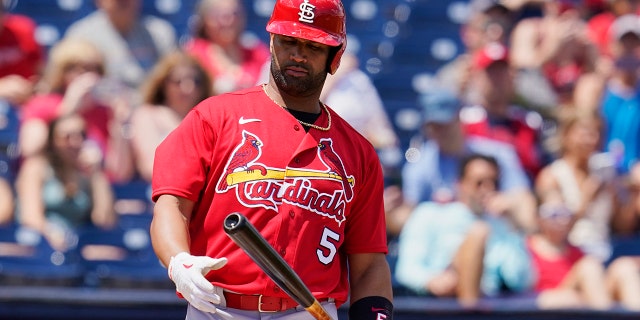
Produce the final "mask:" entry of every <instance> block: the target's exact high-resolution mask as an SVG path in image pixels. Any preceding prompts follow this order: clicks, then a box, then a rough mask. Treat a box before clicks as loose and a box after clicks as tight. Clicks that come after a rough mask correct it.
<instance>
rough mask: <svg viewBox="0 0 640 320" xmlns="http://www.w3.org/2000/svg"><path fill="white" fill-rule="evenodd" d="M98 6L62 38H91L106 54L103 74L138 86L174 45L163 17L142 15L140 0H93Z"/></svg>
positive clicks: (170, 26) (172, 37) (173, 32)
mask: <svg viewBox="0 0 640 320" xmlns="http://www.w3.org/2000/svg"><path fill="white" fill-rule="evenodd" d="M95 4H96V7H97V10H95V11H94V12H93V13H91V14H89V15H88V16H86V17H84V18H82V19H80V20H78V21H76V22H74V23H73V24H71V26H69V28H68V29H67V31H66V33H65V35H64V37H65V38H81V39H85V40H88V41H90V42H91V43H93V44H94V45H95V46H96V47H98V48H99V49H100V51H101V52H102V53H103V55H104V56H105V57H106V59H107V61H106V63H107V68H106V74H107V75H108V76H109V77H112V78H114V79H117V80H119V81H121V82H123V83H124V84H126V85H128V86H129V87H131V88H137V87H138V86H139V85H140V84H141V83H142V81H143V80H144V78H145V76H146V73H147V72H148V71H149V70H150V69H151V68H152V67H153V66H154V65H155V64H156V63H157V62H158V60H160V58H161V57H162V56H164V55H165V54H167V53H169V52H171V51H173V50H175V49H176V46H177V44H176V34H175V33H176V32H175V29H174V28H173V26H172V25H171V24H170V23H169V22H168V21H165V20H162V19H160V18H158V17H154V16H150V15H141V11H140V10H141V5H142V1H141V0H95Z"/></svg>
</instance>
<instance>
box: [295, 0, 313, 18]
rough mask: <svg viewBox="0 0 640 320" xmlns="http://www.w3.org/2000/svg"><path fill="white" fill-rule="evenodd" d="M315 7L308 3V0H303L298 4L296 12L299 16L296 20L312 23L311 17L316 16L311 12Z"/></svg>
mask: <svg viewBox="0 0 640 320" xmlns="http://www.w3.org/2000/svg"><path fill="white" fill-rule="evenodd" d="M315 8H316V6H314V5H312V4H311V3H309V0H304V2H303V3H301V4H300V12H298V16H299V17H300V18H299V19H298V20H299V21H300V22H306V23H313V19H315V17H316V15H315V13H314V12H313V10H315Z"/></svg>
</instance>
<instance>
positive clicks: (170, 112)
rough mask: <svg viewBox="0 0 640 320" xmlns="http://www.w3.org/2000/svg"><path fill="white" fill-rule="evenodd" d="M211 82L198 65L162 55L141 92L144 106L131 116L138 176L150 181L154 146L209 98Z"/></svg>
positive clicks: (182, 57)
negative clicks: (195, 107)
mask: <svg viewBox="0 0 640 320" xmlns="http://www.w3.org/2000/svg"><path fill="white" fill-rule="evenodd" d="M212 88H213V86H212V85H211V79H210V78H209V76H208V74H207V73H206V71H205V70H204V69H203V68H202V66H201V65H200V63H199V62H198V61H196V60H195V59H194V58H193V57H191V56H190V55H187V54H186V53H184V52H182V51H177V52H174V53H171V54H169V55H167V56H165V57H164V58H163V59H162V60H160V62H159V63H158V65H156V67H155V68H154V69H152V71H151V72H150V74H149V77H148V79H147V81H146V82H145V83H144V86H143V89H142V100H143V104H142V105H141V106H139V107H138V108H136V110H135V111H134V112H133V114H132V116H131V139H132V140H131V144H132V148H133V154H134V159H135V162H136V168H137V170H138V173H139V174H140V176H141V177H142V178H143V179H144V180H146V181H148V182H151V173H152V169H153V157H154V153H155V150H156V147H157V146H158V144H160V142H161V141H162V140H164V138H165V137H166V136H167V135H168V134H169V132H171V131H173V129H175V128H176V127H177V126H178V124H179V123H180V121H182V119H183V118H184V116H186V115H187V113H188V112H189V111H191V109H192V108H193V107H194V106H195V105H196V104H197V103H198V102H200V101H202V100H204V99H205V98H207V97H209V96H212V95H213V91H212Z"/></svg>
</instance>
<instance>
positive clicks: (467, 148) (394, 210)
mask: <svg viewBox="0 0 640 320" xmlns="http://www.w3.org/2000/svg"><path fill="white" fill-rule="evenodd" d="M418 104H419V106H420V107H421V109H422V117H423V119H422V121H423V127H422V132H421V133H420V134H419V135H418V136H416V137H414V138H413V139H412V140H411V143H410V148H409V149H408V151H407V152H406V155H407V162H406V163H405V165H404V166H403V168H402V190H401V195H400V198H401V200H399V201H398V204H396V205H395V206H388V207H387V227H388V229H389V232H390V234H393V235H397V234H398V233H399V232H400V230H401V229H402V228H403V227H404V225H405V224H406V220H407V219H408V218H409V216H410V215H411V214H412V211H413V209H414V208H415V207H416V206H417V205H419V204H420V203H422V202H427V201H432V202H438V203H447V202H451V201H454V200H455V199H456V198H457V195H456V183H457V178H458V170H459V164H460V162H461V159H462V158H463V157H464V156H466V155H468V154H471V153H477V154H484V155H489V156H492V157H494V158H495V159H496V161H497V162H498V164H499V166H500V172H501V174H500V176H499V185H498V187H497V189H498V192H497V193H496V194H495V196H494V197H493V198H492V199H493V200H492V210H493V211H495V212H499V213H500V214H503V215H506V216H510V217H512V218H513V220H514V221H515V222H516V225H517V226H518V227H519V228H520V229H521V230H523V231H525V232H532V231H533V230H535V228H536V227H535V223H534V222H535V211H534V209H535V199H534V198H533V195H532V193H531V186H530V184H529V181H528V179H527V176H526V174H525V172H524V171H523V169H522V167H521V165H520V162H519V161H518V157H517V155H516V153H515V151H514V149H513V147H512V146H510V145H509V144H506V143H503V142H500V141H495V140H491V139H487V138H483V137H475V136H469V137H465V136H464V133H463V131H462V126H461V123H460V119H459V111H460V108H461V106H462V102H461V101H460V99H458V98H457V96H456V95H455V94H453V93H452V92H451V91H448V90H446V89H443V90H438V91H434V92H431V93H424V94H422V95H420V97H419V99H418ZM389 188H391V187H389ZM388 193H390V192H389V190H388ZM388 202H391V201H388Z"/></svg>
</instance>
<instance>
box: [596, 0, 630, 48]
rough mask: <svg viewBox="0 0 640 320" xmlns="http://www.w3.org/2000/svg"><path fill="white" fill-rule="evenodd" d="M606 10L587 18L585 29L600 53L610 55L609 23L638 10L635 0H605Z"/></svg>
mask: <svg viewBox="0 0 640 320" xmlns="http://www.w3.org/2000/svg"><path fill="white" fill-rule="evenodd" d="M604 2H605V3H606V10H604V11H603V12H600V13H598V14H596V15H594V16H593V17H591V18H589V20H588V22H587V31H588V36H589V39H590V40H591V41H592V42H593V43H594V44H595V45H596V47H597V48H598V50H599V52H600V54H601V55H603V56H605V57H609V56H611V48H610V47H609V46H610V44H611V32H610V29H611V25H612V24H613V22H614V21H615V20H616V19H617V18H618V17H622V16H624V15H627V14H636V13H637V12H638V1H636V0H605V1H604Z"/></svg>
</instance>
